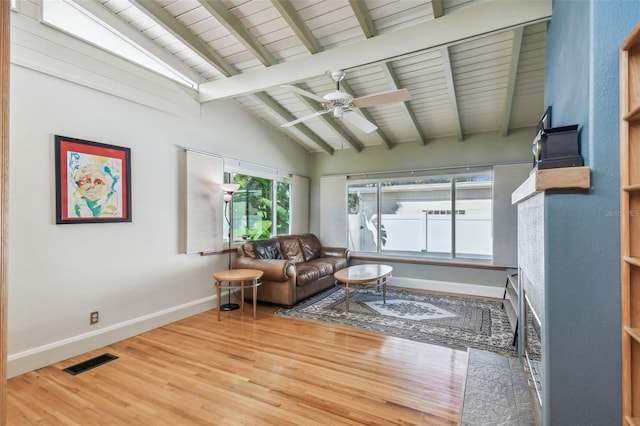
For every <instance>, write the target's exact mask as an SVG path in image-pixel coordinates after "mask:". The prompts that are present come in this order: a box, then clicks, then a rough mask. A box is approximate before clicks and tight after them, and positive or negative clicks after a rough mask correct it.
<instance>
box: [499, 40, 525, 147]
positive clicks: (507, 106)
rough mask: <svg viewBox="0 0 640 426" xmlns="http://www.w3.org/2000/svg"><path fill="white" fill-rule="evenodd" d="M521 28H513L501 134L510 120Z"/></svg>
mask: <svg viewBox="0 0 640 426" xmlns="http://www.w3.org/2000/svg"><path fill="white" fill-rule="evenodd" d="M523 32H524V30H523V29H522V28H516V29H515V30H513V44H512V46H511V61H510V64H509V81H508V83H507V95H506V97H505V99H504V108H503V109H502V110H503V111H504V112H503V115H502V125H501V126H502V131H501V132H500V133H501V135H502V136H507V135H508V134H509V123H510V121H511V107H512V105H513V94H514V92H515V88H516V77H517V76H518V63H519V62H520V48H521V47H522V33H523Z"/></svg>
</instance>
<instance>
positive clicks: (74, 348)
mask: <svg viewBox="0 0 640 426" xmlns="http://www.w3.org/2000/svg"><path fill="white" fill-rule="evenodd" d="M215 307H216V297H215V296H210V297H205V298H203V299H200V300H195V301H193V302H189V303H185V304H183V305H179V306H174V307H171V308H169V309H165V310H163V311H158V312H154V313H152V314H148V315H144V316H142V317H139V318H134V319H132V320H129V321H124V322H122V323H119V324H114V325H110V326H108V327H105V328H101V329H98V330H95V331H92V332H90V333H85V334H80V335H77V336H73V337H70V338H68V339H63V340H60V341H57V342H53V343H49V344H47V345H43V346H39V347H37V348H33V349H29V350H27V351H24V352H18V353H16V354H12V355H9V356H8V357H7V361H8V362H7V377H8V378H11V377H15V376H18V375H20V374H24V373H27V372H29V371H33V370H37V369H38V368H42V367H46V366H48V365H51V364H55V363H56V362H60V361H63V360H65V359H68V358H71V357H74V356H77V355H81V354H83V353H85V352H89V351H92V350H94V349H97V348H101V347H103V346H107V345H110V344H112V343H115V342H119V341H120V340H123V339H128V338H129V337H133V336H136V335H138V334H141V333H144V332H146V331H149V330H153V329H154V328H158V327H162V326H163V325H166V324H170V323H172V322H175V321H179V320H181V319H184V318H187V317H190V316H193V315H196V314H199V313H202V312H205V311H208V310H210V309H214V308H215ZM113 355H116V356H117V355H118V354H113Z"/></svg>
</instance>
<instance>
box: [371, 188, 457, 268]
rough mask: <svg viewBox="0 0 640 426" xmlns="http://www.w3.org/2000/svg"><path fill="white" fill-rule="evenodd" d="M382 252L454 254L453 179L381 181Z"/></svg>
mask: <svg viewBox="0 0 640 426" xmlns="http://www.w3.org/2000/svg"><path fill="white" fill-rule="evenodd" d="M381 196H382V226H381V230H380V231H381V235H382V237H383V244H382V249H383V250H382V253H384V254H394V255H413V256H415V255H421V256H423V255H428V256H431V257H433V256H435V257H450V256H451V179H449V178H424V179H415V180H410V181H409V180H408V181H401V182H388V183H383V184H382V195H381Z"/></svg>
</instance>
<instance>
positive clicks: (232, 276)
mask: <svg viewBox="0 0 640 426" xmlns="http://www.w3.org/2000/svg"><path fill="white" fill-rule="evenodd" d="M262 274H263V272H262V271H260V270H258V269H227V270H225V271H218V272H214V274H213V278H215V279H216V280H217V281H246V280H257V279H258V278H260V277H261V276H262Z"/></svg>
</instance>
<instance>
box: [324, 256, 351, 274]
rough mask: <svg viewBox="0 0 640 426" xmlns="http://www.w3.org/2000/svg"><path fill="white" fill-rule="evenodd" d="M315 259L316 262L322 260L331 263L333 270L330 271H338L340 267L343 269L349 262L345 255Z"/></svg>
mask: <svg viewBox="0 0 640 426" xmlns="http://www.w3.org/2000/svg"><path fill="white" fill-rule="evenodd" d="M316 260H317V261H318V262H323V263H327V264H329V265H331V266H332V267H333V271H331V273H334V272H336V271H339V270H340V269H344V268H346V267H347V266H349V263H348V261H347V259H346V258H345V257H320V258H318V259H316Z"/></svg>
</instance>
